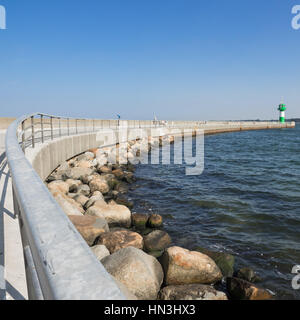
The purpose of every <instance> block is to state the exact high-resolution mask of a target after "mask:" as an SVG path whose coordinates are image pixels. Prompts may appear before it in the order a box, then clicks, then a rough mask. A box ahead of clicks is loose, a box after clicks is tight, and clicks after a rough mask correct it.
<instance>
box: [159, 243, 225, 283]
mask: <svg viewBox="0 0 300 320" xmlns="http://www.w3.org/2000/svg"><path fill="white" fill-rule="evenodd" d="M160 262H161V264H162V266H163V269H164V273H165V283H166V285H170V284H174V285H177V284H193V283H200V284H212V283H216V282H217V281H219V280H221V279H222V273H221V271H220V269H219V267H218V266H217V265H216V264H215V262H214V261H213V260H212V259H211V258H210V257H208V256H206V255H204V254H202V253H200V252H197V251H189V250H187V249H183V248H180V247H171V248H168V249H166V250H165V252H164V254H163V255H162V257H161V260H160Z"/></svg>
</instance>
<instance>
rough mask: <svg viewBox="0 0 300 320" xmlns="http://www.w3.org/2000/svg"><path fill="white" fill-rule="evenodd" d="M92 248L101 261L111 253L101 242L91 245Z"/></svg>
mask: <svg viewBox="0 0 300 320" xmlns="http://www.w3.org/2000/svg"><path fill="white" fill-rule="evenodd" d="M91 250H92V251H93V253H94V255H95V256H96V257H97V259H98V260H99V261H101V260H102V259H103V258H105V257H107V256H109V255H110V253H109V251H108V249H107V248H106V247H105V246H104V245H101V244H99V245H95V246H93V247H91Z"/></svg>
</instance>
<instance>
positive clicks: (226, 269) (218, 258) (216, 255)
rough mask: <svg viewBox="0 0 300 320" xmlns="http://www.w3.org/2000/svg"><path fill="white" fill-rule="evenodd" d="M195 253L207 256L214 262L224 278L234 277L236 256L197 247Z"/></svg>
mask: <svg viewBox="0 0 300 320" xmlns="http://www.w3.org/2000/svg"><path fill="white" fill-rule="evenodd" d="M194 251H198V252H201V253H203V254H206V255H207V256H209V257H210V258H212V259H213V260H214V262H215V263H216V264H217V266H218V267H219V268H220V270H221V272H222V274H223V276H224V277H232V275H233V272H234V256H233V255H231V254H229V253H225V252H215V251H211V250H208V249H205V248H201V247H197V248H195V249H194Z"/></svg>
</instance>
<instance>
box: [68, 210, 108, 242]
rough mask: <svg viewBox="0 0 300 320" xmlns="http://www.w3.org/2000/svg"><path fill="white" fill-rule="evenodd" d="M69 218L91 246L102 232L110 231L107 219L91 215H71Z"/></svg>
mask: <svg viewBox="0 0 300 320" xmlns="http://www.w3.org/2000/svg"><path fill="white" fill-rule="evenodd" d="M69 219H70V220H71V221H72V223H73V224H74V226H75V228H76V229H77V230H78V232H79V233H80V234H81V236H82V237H83V238H84V240H85V241H86V242H87V244H88V245H89V246H92V245H93V244H94V243H95V240H96V239H97V238H98V237H99V236H100V235H101V234H102V233H104V232H107V231H109V228H108V224H107V222H106V221H105V219H101V218H97V217H91V216H69Z"/></svg>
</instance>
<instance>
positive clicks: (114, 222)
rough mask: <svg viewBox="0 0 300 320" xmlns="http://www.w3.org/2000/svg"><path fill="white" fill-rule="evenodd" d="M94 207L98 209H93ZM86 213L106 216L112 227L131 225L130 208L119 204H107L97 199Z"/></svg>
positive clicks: (127, 226)
mask: <svg viewBox="0 0 300 320" xmlns="http://www.w3.org/2000/svg"><path fill="white" fill-rule="evenodd" d="M94 207H96V208H97V209H98V210H96V209H91V208H94ZM90 209H91V210H90ZM86 214H89V215H96V216H101V217H105V219H106V221H107V222H108V224H109V226H110V227H126V228H129V227H130V226H131V212H130V210H129V209H128V208H127V207H125V206H122V205H119V204H107V203H106V202H104V201H96V202H95V203H94V205H93V206H92V207H90V208H89V210H87V212H86Z"/></svg>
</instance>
